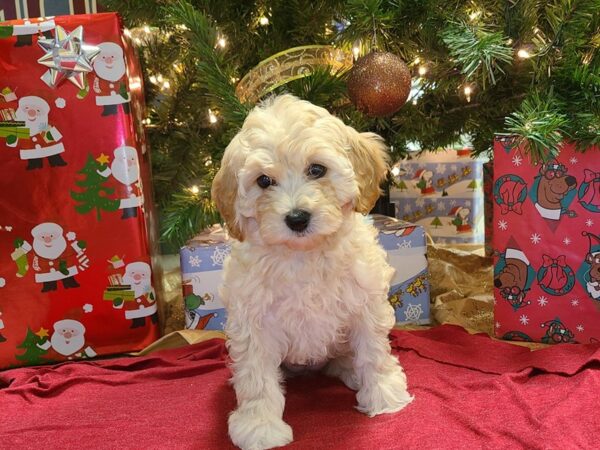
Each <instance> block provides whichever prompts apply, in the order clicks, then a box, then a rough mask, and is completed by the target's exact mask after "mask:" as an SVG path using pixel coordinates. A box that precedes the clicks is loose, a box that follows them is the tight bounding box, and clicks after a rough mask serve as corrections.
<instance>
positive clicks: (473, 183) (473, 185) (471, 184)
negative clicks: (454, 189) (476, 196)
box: [467, 180, 477, 191]
mask: <svg viewBox="0 0 600 450" xmlns="http://www.w3.org/2000/svg"><path fill="white" fill-rule="evenodd" d="M467 188H469V189H471V190H472V191H474V190H475V189H477V180H472V181H471V182H470V183H469V185H468V186H467Z"/></svg>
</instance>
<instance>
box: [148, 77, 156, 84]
mask: <svg viewBox="0 0 600 450" xmlns="http://www.w3.org/2000/svg"><path fill="white" fill-rule="evenodd" d="M148 79H149V80H150V83H152V84H158V79H157V78H156V76H154V75H150V76H149V77H148Z"/></svg>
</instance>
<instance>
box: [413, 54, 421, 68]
mask: <svg viewBox="0 0 600 450" xmlns="http://www.w3.org/2000/svg"><path fill="white" fill-rule="evenodd" d="M420 62H421V58H419V57H418V56H417V57H416V58H415V60H414V61H413V64H414V65H415V66H416V65H417V64H419V63H420Z"/></svg>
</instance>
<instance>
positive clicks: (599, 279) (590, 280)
mask: <svg viewBox="0 0 600 450" xmlns="http://www.w3.org/2000/svg"><path fill="white" fill-rule="evenodd" d="M582 234H583V235H584V236H587V238H588V240H589V251H588V253H587V255H586V256H585V262H586V263H587V264H588V265H589V270H587V272H586V274H585V275H584V280H585V283H586V286H585V287H586V290H587V292H588V294H589V295H590V297H592V299H593V300H596V304H597V306H600V248H598V247H599V244H600V236H597V235H595V234H592V233H588V232H586V231H584V232H583V233H582ZM592 240H596V241H597V244H596V245H593V244H592Z"/></svg>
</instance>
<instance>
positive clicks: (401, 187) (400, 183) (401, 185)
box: [396, 180, 408, 192]
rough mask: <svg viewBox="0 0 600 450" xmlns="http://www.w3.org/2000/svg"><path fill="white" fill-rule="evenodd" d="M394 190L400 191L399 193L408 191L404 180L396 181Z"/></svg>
mask: <svg viewBox="0 0 600 450" xmlns="http://www.w3.org/2000/svg"><path fill="white" fill-rule="evenodd" d="M396 188H397V189H398V190H399V191H400V192H404V191H405V190H407V189H408V187H406V183H405V182H404V180H398V181H397V182H396Z"/></svg>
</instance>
